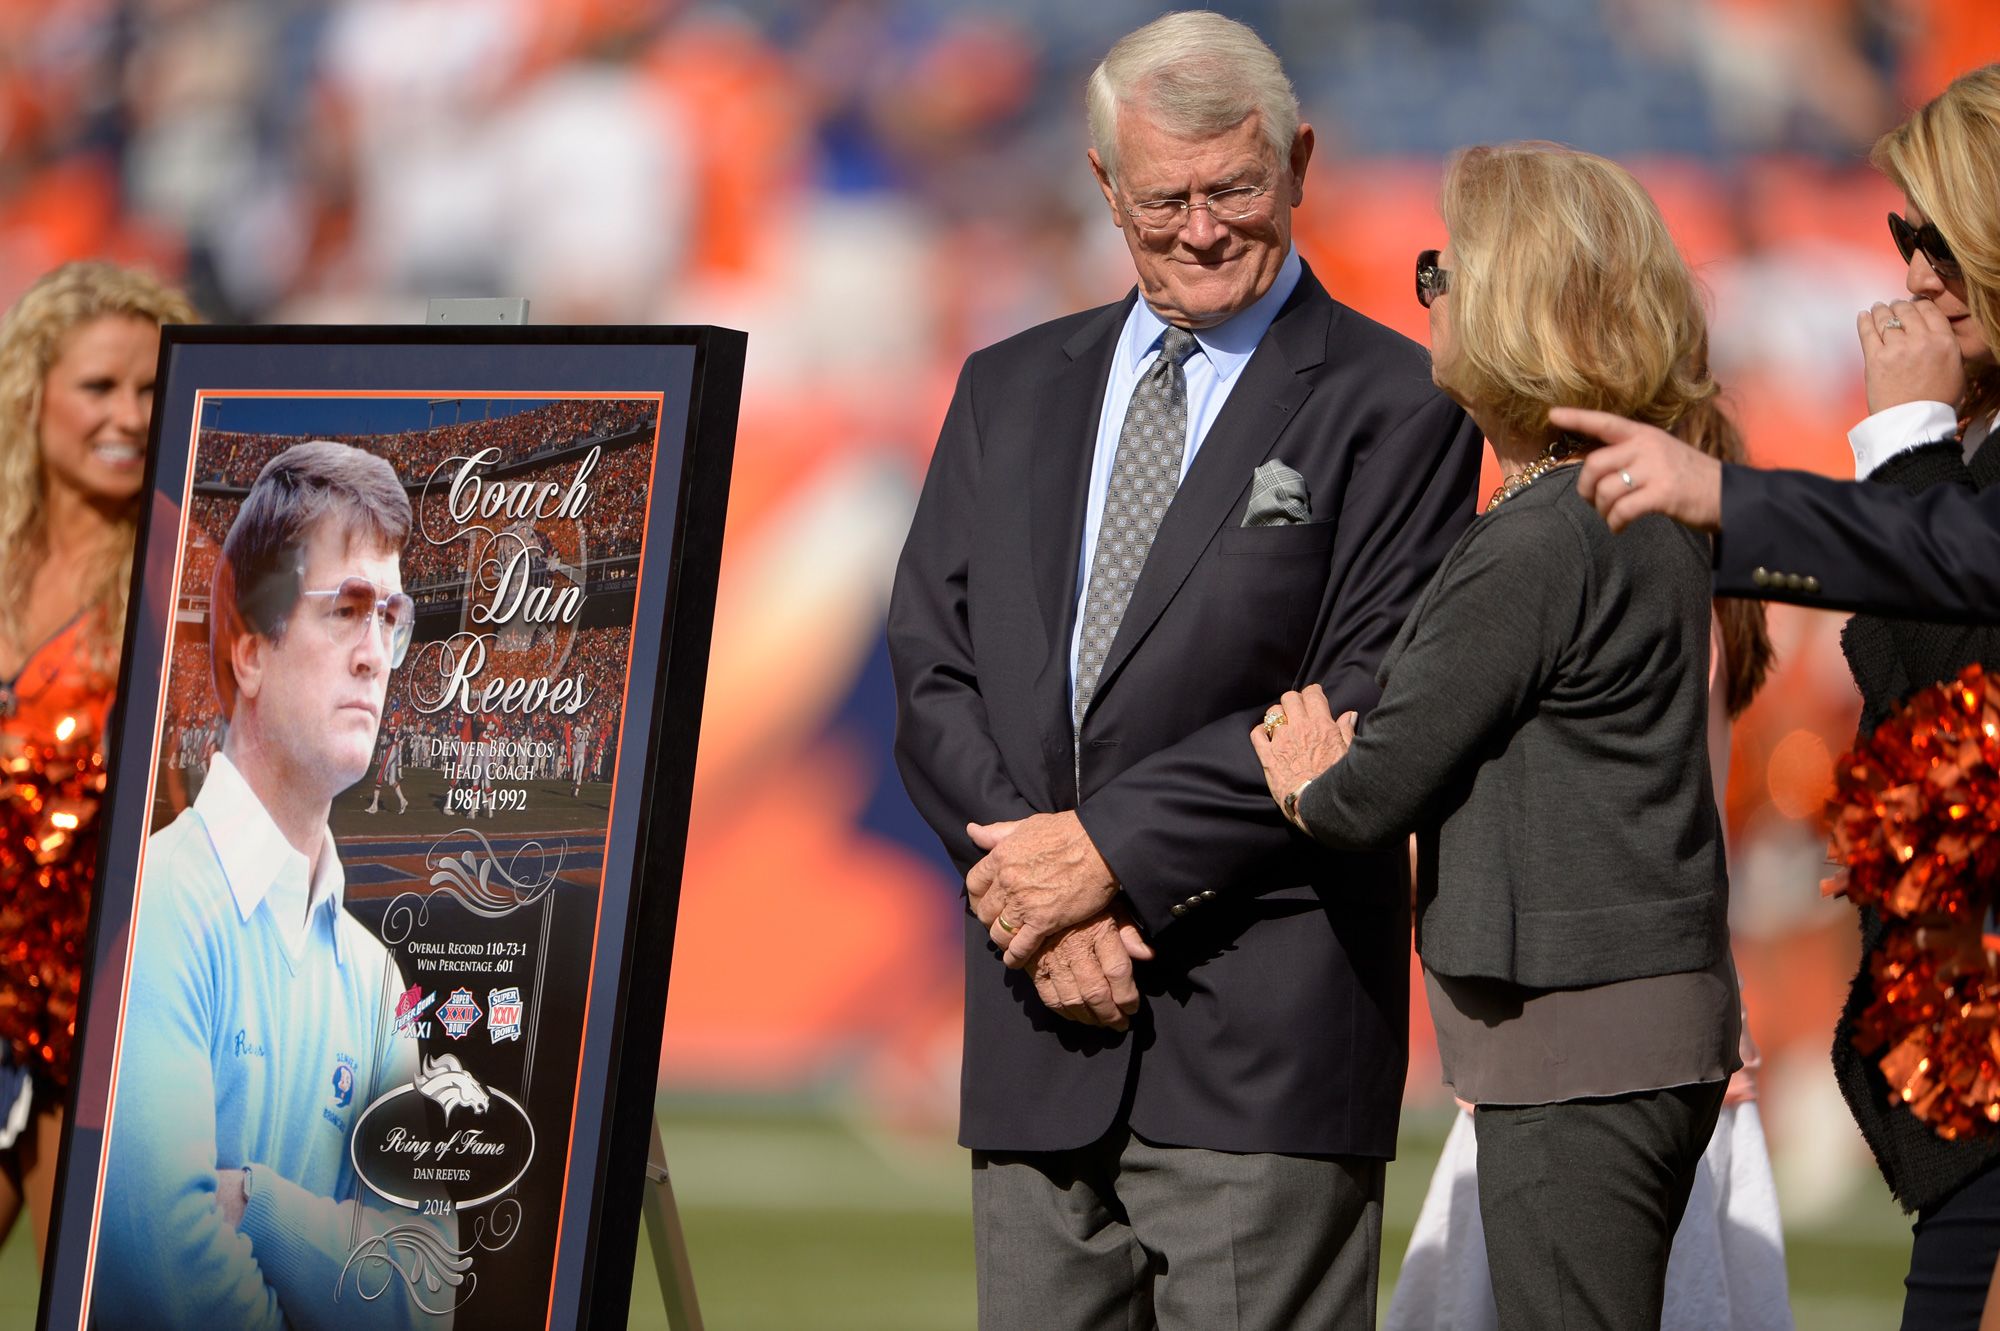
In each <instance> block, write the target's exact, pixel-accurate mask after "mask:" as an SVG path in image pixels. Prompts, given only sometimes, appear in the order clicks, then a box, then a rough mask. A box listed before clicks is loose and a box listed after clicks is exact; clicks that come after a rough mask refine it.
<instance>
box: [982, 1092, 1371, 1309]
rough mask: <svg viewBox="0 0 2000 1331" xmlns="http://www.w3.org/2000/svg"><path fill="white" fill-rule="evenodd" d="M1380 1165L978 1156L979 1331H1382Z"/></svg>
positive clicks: (1180, 1156) (1134, 1145) (1115, 1149)
mask: <svg viewBox="0 0 2000 1331" xmlns="http://www.w3.org/2000/svg"><path fill="white" fill-rule="evenodd" d="M1382 1173H1383V1162H1382V1161H1380V1160H1376V1159H1370V1158H1366V1157H1361V1156H1297V1155H1234V1154H1230V1153H1228V1152H1225V1151H1203V1150H1196V1149H1194V1148H1191V1147H1178V1146H1154V1145H1152V1144H1151V1143H1148V1142H1144V1141H1141V1140H1140V1139H1139V1138H1138V1137H1136V1136H1134V1135H1132V1133H1131V1132H1129V1131H1128V1130H1126V1129H1124V1128H1118V1129H1114V1130H1113V1131H1112V1132H1111V1133H1110V1134H1109V1135H1108V1136H1106V1137H1105V1138H1104V1139H1103V1140H1101V1141H1098V1142H1096V1143H1095V1144H1093V1145H1090V1146H1086V1147H1083V1148H1081V1149H1078V1150H1073V1151H1049V1152H1028V1153H1022V1154H1002V1153H993V1152H985V1151H975V1152H973V1154H972V1223H973V1251H974V1255H975V1257H976V1259H977V1261H978V1267H979V1325H980V1328H981V1331H1151V1329H1152V1328H1161V1329H1162V1331H1260V1329H1264V1328H1268V1331H1321V1328H1327V1329H1330V1331H1373V1329H1374V1326H1375V1286H1376V1280H1377V1277H1378V1274H1379V1270H1380V1266H1381V1256H1382Z"/></svg>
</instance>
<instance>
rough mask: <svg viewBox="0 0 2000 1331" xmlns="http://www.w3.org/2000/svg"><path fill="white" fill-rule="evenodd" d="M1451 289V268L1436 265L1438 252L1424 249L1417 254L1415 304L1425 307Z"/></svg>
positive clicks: (1427, 307) (1428, 306)
mask: <svg viewBox="0 0 2000 1331" xmlns="http://www.w3.org/2000/svg"><path fill="white" fill-rule="evenodd" d="M1450 290H1451V269H1449V268H1440V267H1438V252H1437V251H1436V250H1424V251H1422V252H1421V253H1419V254H1418V255H1417V304H1419V305H1421V306H1423V307H1424V308H1425V309H1429V308H1430V307H1431V302H1432V301H1434V300H1436V299H1437V298H1438V297H1439V296H1442V295H1445V294H1446V293H1447V292H1449V291H1450Z"/></svg>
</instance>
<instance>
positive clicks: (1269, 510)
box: [1243, 458, 1313, 527]
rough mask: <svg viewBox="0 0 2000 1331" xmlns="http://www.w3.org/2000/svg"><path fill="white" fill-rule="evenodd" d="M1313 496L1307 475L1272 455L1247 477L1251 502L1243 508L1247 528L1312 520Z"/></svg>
mask: <svg viewBox="0 0 2000 1331" xmlns="http://www.w3.org/2000/svg"><path fill="white" fill-rule="evenodd" d="M1312 515H1313V511H1312V499H1311V497H1310V496H1308V495H1307V494H1306V478H1305V477H1303V476H1301V475H1299V474H1298V473H1297V472H1295V471H1293V470H1292V469H1291V468H1290V467H1287V466H1286V465H1285V464H1284V463H1282V462H1280V461H1278V459H1276V458H1272V459H1271V460H1270V461H1269V462H1266V463H1265V464H1264V465H1263V466H1261V467H1259V468H1257V470H1256V471H1255V472H1253V473H1252V474H1251V476H1250V503H1249V505H1248V507H1246V508H1245V509H1244V510H1243V525H1244V526H1246V527H1287V526H1290V525H1292V524H1293V523H1298V522H1311V521H1312Z"/></svg>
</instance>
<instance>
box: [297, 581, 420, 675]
mask: <svg viewBox="0 0 2000 1331" xmlns="http://www.w3.org/2000/svg"><path fill="white" fill-rule="evenodd" d="M299 598H300V599H301V600H311V601H318V602H320V603H321V605H320V606H319V607H317V614H316V615H315V616H314V617H315V618H316V619H317V620H318V621H319V625H320V628H321V629H322V630H323V631H324V632H325V633H326V640H327V641H328V642H330V643H332V644H333V645H334V646H335V647H338V648H340V649H341V650H342V651H347V650H350V649H352V648H353V647H355V646H357V645H358V644H359V643H360V642H361V635H362V633H363V632H364V631H365V630H366V629H367V627H368V625H369V624H370V623H373V624H374V625H375V628H376V632H377V633H379V634H380V635H381V637H382V650H383V651H384V652H386V653H387V654H388V657H389V668H390V669H391V670H394V669H395V668H396V667H398V666H400V665H402V664H403V654H404V653H405V652H407V651H409V650H410V635H411V634H412V633H413V632H415V631H416V627H417V603H416V602H415V601H412V600H411V599H410V598H409V597H408V596H406V595H404V594H403V593H402V592H395V593H392V594H391V595H388V596H384V595H382V592H381V589H380V588H378V587H377V586H376V585H375V584H374V583H372V582H370V581H369V580H368V579H366V578H360V577H355V578H345V579H342V581H341V584H340V585H339V586H338V587H334V588H331V589H330V590H327V591H318V592H300V593H299Z"/></svg>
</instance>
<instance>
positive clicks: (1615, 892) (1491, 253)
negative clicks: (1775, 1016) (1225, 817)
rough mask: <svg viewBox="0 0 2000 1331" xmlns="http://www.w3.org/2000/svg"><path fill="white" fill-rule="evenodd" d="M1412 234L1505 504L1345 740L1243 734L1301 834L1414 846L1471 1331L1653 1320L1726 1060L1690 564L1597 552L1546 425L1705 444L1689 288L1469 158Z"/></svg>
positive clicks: (1627, 213) (1663, 233) (1558, 203)
mask: <svg viewBox="0 0 2000 1331" xmlns="http://www.w3.org/2000/svg"><path fill="white" fill-rule="evenodd" d="M1440 209H1441V211H1442V213H1443V215H1444V221H1445V228H1446V231H1447V233H1448V236H1449V241H1450V243H1449V245H1448V246H1447V247H1446V248H1445V250H1444V251H1443V252H1442V253H1439V254H1430V253H1426V254H1425V255H1424V256H1422V258H1421V259H1420V262H1419V267H1418V273H1417V280H1418V295H1419V298H1420V299H1421V300H1423V301H1424V303H1425V304H1426V305H1427V306H1428V307H1429V309H1430V323H1431V348H1432V357H1433V362H1434V367H1435V368H1434V371H1433V373H1434V377H1435V378H1436V380H1437V382H1438V384H1439V386H1440V387H1441V388H1443V389H1444V391H1445V392H1447V393H1448V394H1450V395H1451V397H1452V398H1453V399H1454V400H1456V401H1458V402H1459V403H1460V404H1461V405H1463V406H1464V407H1465V408H1466V410H1467V411H1468V412H1470V413H1471V415H1472V417H1473V419H1474V420H1475V421H1477V422H1478V424H1479V426H1480V428H1481V430H1482V431H1483V433H1484V434H1485V435H1486V437H1487V440H1488V441H1489V443H1490V444H1491V446H1492V448H1493V450H1494V454H1495V456H1496V458H1497V459H1498V460H1499V462H1500V467H1501V472H1502V474H1503V476H1504V477H1505V481H1504V483H1503V485H1502V486H1501V488H1500V490H1499V491H1498V492H1497V493H1496V494H1495V496H1494V498H1493V501H1492V502H1491V503H1490V504H1489V505H1488V507H1487V510H1486V512H1485V513H1484V514H1482V515H1481V516H1480V517H1479V518H1478V519H1477V520H1476V521H1475V522H1474V523H1473V524H1472V526H1471V527H1470V528H1468V529H1467V531H1466V534H1465V535H1464V536H1463V537H1462V538H1461V539H1460V540H1459V542H1458V543H1457V544H1456V545H1455V546H1454V547H1453V548H1452V550H1451V552H1450V553H1449V554H1447V555H1446V556H1445V560H1444V562H1443V564H1442V565H1441V566H1440V567H1439V569H1438V572H1437V574H1436V576H1435V577H1434V578H1433V579H1432V581H1431V583H1430V585H1429V587H1428V588H1427V589H1426V590H1425V591H1424V592H1423V593H1422V595H1421V596H1420V597H1419V599H1418V601H1417V603H1416V606H1415V608H1414V609H1413V610H1412V611H1411V614H1410V617H1409V619H1408V620H1407V621H1406V622H1405V624H1404V625H1403V628H1402V631H1401V632H1400V633H1399V634H1398V635H1397V638H1396V641H1395V643H1394V644H1393V645H1392V646H1391V647H1390V648H1389V651H1388V654H1387V656H1386V657H1385V659H1384V661H1383V665H1382V671H1381V678H1382V680H1383V685H1384V688H1383V694H1382V700H1381V703H1380V704H1379V705H1378V706H1377V707H1376V708H1375V710H1374V711H1373V712H1371V713H1370V714H1369V717H1368V723H1367V726H1366V728H1365V729H1364V730H1362V731H1361V732H1360V733H1359V734H1357V733H1356V731H1355V727H1354V725H1353V719H1352V717H1351V716H1347V717H1341V718H1338V719H1336V718H1335V717H1334V716H1332V715H1331V713H1330V709H1329V707H1328V704H1327V701H1326V697H1325V695H1324V694H1323V693H1322V692H1320V691H1319V690H1318V688H1317V686H1312V687H1309V688H1308V689H1306V690H1305V691H1304V692H1303V693H1287V694H1285V695H1284V696H1283V698H1282V699H1281V700H1280V703H1279V706H1278V707H1277V708H1275V709H1273V711H1272V713H1271V714H1270V716H1269V717H1268V718H1267V721H1266V724H1265V725H1263V726H1261V727H1259V728H1257V729H1256V730H1254V731H1253V732H1252V734H1251V742H1252V744H1253V745H1254V746H1255V747H1256V749H1257V752H1258V756H1259V759H1260V760H1261V761H1262V763H1263V765H1264V772H1265V777H1266V780H1267V783H1268V785H1269V789H1270V792H1271V795H1272V798H1273V799H1274V800H1276V801H1277V802H1278V805H1279V807H1280V808H1281V809H1282V810H1283V811H1284V813H1285V815H1286V817H1287V818H1289V819H1290V820H1291V821H1292V822H1293V823H1294V824H1295V825H1296V826H1298V827H1299V828H1300V829H1301V830H1302V831H1303V832H1305V833H1306V834H1308V835H1310V836H1312V837H1313V838H1314V839H1316V840H1318V841H1321V842H1323V843H1325V844H1328V845H1333V846H1338V847H1347V848H1356V847H1375V846H1384V845H1393V844H1399V843H1400V842H1401V840H1402V838H1403V837H1404V836H1405V835H1406V834H1408V833H1409V832H1411V831H1413V830H1414V831H1415V833H1416V835H1417V840H1418V845H1419V854H1418V858H1417V864H1418V886H1417V947H1418V951H1419V953H1420V954H1421V956H1422V957H1423V960H1424V968H1425V986H1426V990H1427V993H1428V994H1429V997H1430V1006H1431V1015H1432V1020H1433V1022H1434V1024H1435V1026H1436V1028H1437V1035H1438V1049H1439V1053H1440V1056H1441V1059H1442V1062H1443V1064H1444V1069H1445V1075H1446V1079H1447V1080H1448V1081H1449V1082H1450V1083H1451V1085H1452V1087H1453V1090H1454V1091H1455V1092H1456V1093H1457V1094H1458V1095H1459V1096H1460V1097H1461V1098H1463V1099H1465V1100H1467V1101H1469V1102H1471V1103H1473V1104H1474V1105H1475V1106H1476V1109H1475V1112H1474V1115H1473V1129H1474V1134H1475V1136H1476V1138H1477V1141H1478V1162H1477V1172H1478V1180H1479V1207H1480V1211H1481V1216H1482V1219H1483V1221H1484V1229H1485V1234H1486V1252H1487V1257H1488V1267H1489V1270H1490V1285H1491V1290H1492V1295H1493V1302H1494V1307H1495V1310H1496V1311H1497V1314H1498V1316H1497V1322H1498V1325H1499V1326H1500V1327H1502V1328H1508V1329H1512V1328H1530V1327H1533V1328H1541V1327H1548V1326H1552V1325H1556V1324H1557V1321H1558V1319H1560V1324H1561V1325H1563V1326H1565V1327H1569V1328H1579V1327H1601V1328H1619V1329H1621V1331H1623V1329H1626V1328H1637V1327H1657V1326H1659V1324H1660V1318H1661V1313H1662V1306H1663V1300H1664V1297H1665V1288H1666V1271H1667V1263H1668V1253H1669V1250H1670V1248H1671V1244H1672V1240H1673V1236H1674V1232H1675V1229H1676V1227H1677V1226H1678V1224H1679V1223H1680V1220H1681V1216H1682V1214H1683V1212H1684V1211H1685V1210H1686V1208H1687V1204H1688V1199H1689V1195H1690V1192H1691V1190H1692V1188H1693V1186H1694V1181H1695V1177H1696V1173H1697V1170H1698V1167H1699V1165H1700V1161H1701V1158H1702V1153H1703V1150H1704V1149H1705V1148H1706V1147H1707V1145H1708V1142H1709V1138H1710V1135H1711V1133H1712V1131H1713V1130H1714V1127H1715V1124H1716V1121H1717V1117H1718V1114H1719V1113H1720V1111H1721V1108H1722V1104H1723V1098H1724V1093H1725V1087H1726V1083H1727V1081H1728V1079H1729V1076H1730V1074H1731V1073H1732V1072H1734V1071H1735V1070H1736V1068H1737V1067H1738V1066H1739V1065H1740V1061H1741V1060H1740V1058H1739V1056H1738V1037H1739V1030H1740V1009H1739V1001H1738V995H1737V985H1736V978H1735V972H1734V970H1733V968H1732V967H1731V965H1730V960H1729V946H1728V931H1727V924H1726V920H1725V914H1726V912H1725V905H1726V900H1727V881H1726V875H1725V871H1724V862H1723V854H1722V840H1721V826H1720V821H1719V819H1718V817H1717V815H1716V809H1715V798H1714V794H1713V789H1712V786H1711V776H1710V770H1709V762H1708V758H1707V728H1708V719H1709V705H1708V703H1709V692H1710V615H1711V610H1710V597H1709V572H1708V566H1709V550H1708V544H1707V542H1706V540H1704V539H1703V538H1701V537H1700V536H1698V535H1696V534H1694V533H1692V532H1689V531H1687V530H1686V529H1685V528H1682V527H1678V526H1676V525H1675V524H1673V523H1671V522H1665V521H1659V520H1655V521H1653V522H1650V523H1642V524H1637V525H1635V526H1634V527H1633V528H1632V529H1631V530H1629V531H1627V532H1626V533H1625V534H1623V535H1622V536H1619V537H1616V538H1614V537H1612V535H1611V533H1610V532H1609V530H1608V529H1607V528H1606V527H1605V525H1604V523H1603V522H1602V520H1601V519H1599V517H1598V516H1597V514H1596V513H1595V511H1593V510H1592V509H1591V508H1590V506H1589V505H1588V504H1587V503H1586V502H1585V501H1584V500H1583V499H1582V498H1581V497H1580V496H1579V495H1578V494H1577V492H1576V487H1575V483H1574V476H1573V474H1572V473H1571V472H1570V471H1569V470H1568V468H1569V467H1570V466H1571V465H1572V464H1574V463H1575V462H1576V461H1577V460H1578V458H1579V456H1580V454H1581V452H1582V446H1581V445H1580V444H1579V443H1578V441H1576V440H1575V439H1573V438H1571V437H1568V436H1564V435H1560V434H1557V433H1556V432H1554V431H1553V430H1551V429H1550V427H1549V425H1548V409H1549V407H1550V405H1551V404H1553V403H1555V402H1560V401H1566V400H1572V399H1582V400H1589V401H1591V402H1593V403H1595V404H1597V405H1599V406H1600V407H1607V408H1608V409H1610V410H1617V411H1621V412H1624V413H1627V414H1630V415H1635V416H1639V417H1641V418H1644V419H1646V420H1649V421H1652V422H1654V423H1656V424H1658V425H1660V426H1662V427H1665V428H1667V429H1670V430H1673V431H1674V432H1675V433H1677V434H1679V435H1680V436H1681V437H1683V438H1687V439H1699V440H1703V441H1705V442H1709V443H1710V446H1711V447H1717V448H1718V451H1720V441H1724V440H1726V439H1728V438H1732V437H1733V436H1734V435H1735V430H1734V427H1733V426H1732V425H1731V424H1730V422H1729V421H1728V419H1727V417H1725V416H1724V415H1723V413H1722V412H1721V411H1720V410H1719V408H1718V406H1717V403H1716V395H1717V392H1718V389H1717V386H1716V384H1715V381H1714V380H1713V379H1712V378H1711V377H1710V376H1709V373H1708V364H1707V360H1708V333H1707V324H1706V320H1705V317H1704V315H1703V313H1702V306H1701V299H1700V295H1699V292H1698V291H1697V289H1696V287H1695V284H1694V280H1693V277H1692V276H1691V274H1690V273H1689V271H1688V268H1687V264H1686V262H1685V261H1684V260H1683V259H1682V258H1681V255H1680V253H1679V251H1678V250H1676V249H1675V247H1674V244H1673V241H1672V239H1671V238H1670V237H1669V235H1668V233H1667V229H1666V225H1665V223H1664V222H1663V221H1662V220H1661V217H1660V213H1659V210H1658V208H1657V207H1656V206H1655V205H1654V204H1653V201H1652V200H1651V199H1650V198H1649V197H1647V195H1646V193H1645V191H1644V190H1643V189H1642V188H1641V187H1640V186H1639V184H1638V182H1637V181H1635V180H1634V179H1633V178H1632V176H1631V175H1630V173H1628V172H1626V171H1625V170H1624V169H1623V168H1621V167H1619V166H1617V165H1615V164H1614V163H1611V162H1609V161H1606V160H1605V159H1603V158H1601V157H1594V156H1591V155H1589V154H1587V153H1580V152H1576V151H1574V150H1571V149H1567V148H1562V147H1559V146H1557V145H1553V144H1533V143H1530V144H1512V145H1505V146H1500V147H1485V148H1473V149H1469V150H1467V151H1466V152H1464V153H1462V154H1460V155H1459V156H1458V157H1456V158H1455V159H1453V161H1452V163H1451V165H1450V166H1449V167H1448V168H1447V170H1446V173H1445V180H1444V184H1443V188H1442V191H1441V196H1440ZM1612 403H1616V404H1617V405H1616V406H1615V407H1610V406H1609V405H1608V404H1612ZM1468 1320H1469V1319H1468ZM1452 1324H1453V1325H1455V1326H1457V1325H1465V1324H1466V1322H1465V1321H1454V1322H1453V1323H1452Z"/></svg>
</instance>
